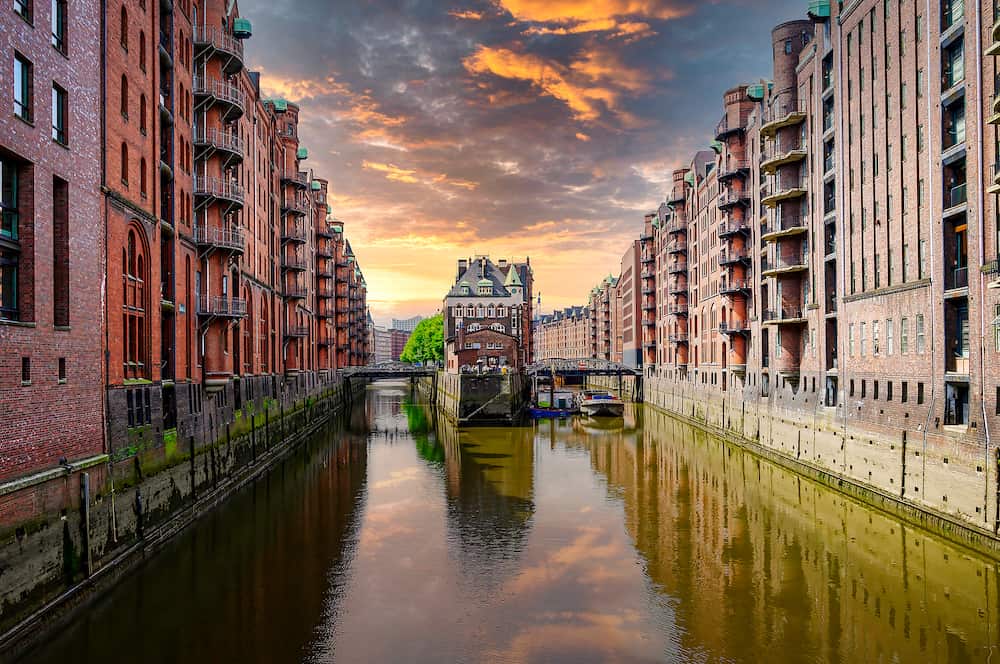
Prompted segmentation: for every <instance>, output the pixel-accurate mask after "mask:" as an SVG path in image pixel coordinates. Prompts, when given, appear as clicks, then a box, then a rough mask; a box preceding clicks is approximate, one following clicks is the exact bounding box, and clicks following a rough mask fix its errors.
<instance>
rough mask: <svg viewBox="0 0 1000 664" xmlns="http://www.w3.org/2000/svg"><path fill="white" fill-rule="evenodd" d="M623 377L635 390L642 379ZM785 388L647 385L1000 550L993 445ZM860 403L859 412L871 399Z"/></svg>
mask: <svg viewBox="0 0 1000 664" xmlns="http://www.w3.org/2000/svg"><path fill="white" fill-rule="evenodd" d="M625 381H626V383H625V384H624V385H623V392H624V394H625V396H626V397H627V396H628V395H629V394H632V393H633V391H634V390H635V385H634V381H635V378H633V377H628V378H626V379H625ZM589 384H590V385H593V386H595V387H603V388H605V389H612V390H617V389H618V384H617V379H612V380H609V379H607V378H591V379H590V380H589ZM786 391H789V390H788V389H787V388H786V389H785V390H777V391H775V393H773V394H771V395H770V396H769V397H762V396H759V395H751V394H747V393H744V392H743V391H741V390H735V389H734V390H730V391H720V390H719V389H717V387H714V386H701V385H698V384H697V383H694V382H690V381H673V380H670V379H668V378H661V377H648V376H647V377H644V378H643V379H642V387H641V392H642V398H643V401H645V403H646V404H648V405H649V406H651V407H652V408H654V409H656V410H659V411H662V412H664V413H667V414H669V415H671V416H674V417H676V418H679V419H681V420H684V421H686V422H689V423H691V424H695V425H697V426H699V427H701V428H702V429H704V430H706V431H708V432H710V433H713V434H715V435H717V436H719V437H720V438H723V439H725V440H727V441H730V442H733V443H735V444H738V445H740V446H742V447H744V448H747V449H750V450H751V451H753V452H755V453H757V454H759V455H761V456H763V457H765V458H767V459H769V460H771V461H773V462H776V463H779V464H781V465H783V466H785V467H787V468H790V469H792V470H795V471H796V472H799V473H801V474H803V475H806V476H807V477H810V478H812V479H814V480H817V481H820V482H822V483H824V484H826V485H828V486H831V487H833V488H835V489H837V490H839V491H842V492H844V493H847V494H849V495H852V496H855V497H856V498H859V499H861V500H863V501H864V502H866V503H868V504H870V505H873V506H875V507H878V508H880V509H883V510H886V511H889V512H891V513H894V514H896V515H897V516H900V517H901V518H904V519H906V520H907V521H910V522H912V523H915V524H918V525H920V526H922V527H925V528H928V529H929V530H931V531H933V532H937V533H939V534H942V535H945V536H947V537H948V538H949V539H953V540H956V541H959V542H962V543H964V544H966V545H968V546H970V547H972V548H975V549H977V550H980V551H985V552H987V553H990V554H991V555H1000V537H998V535H997V527H998V518H1000V513H998V496H1000V472H998V471H1000V456H998V454H997V450H996V449H995V448H993V447H991V446H989V445H988V443H975V442H970V439H969V438H968V437H966V436H961V435H957V432H952V431H949V430H948V428H947V427H942V426H940V425H938V424H936V423H934V422H933V421H928V420H926V419H925V418H923V417H921V416H920V415H919V412H918V411H917V409H916V408H914V413H913V416H912V417H911V414H910V413H909V412H904V413H901V414H900V416H898V417H896V416H885V413H876V414H875V417H876V420H877V419H878V417H879V416H882V418H881V421H873V420H872V419H870V418H866V417H860V416H858V413H852V412H850V409H849V408H848V407H846V406H845V407H835V408H829V407H826V406H823V405H822V403H821V401H820V400H819V399H809V398H804V399H801V400H799V399H796V398H794V396H793V395H791V394H790V391H789V393H788V394H785V393H784V392H786ZM849 405H850V407H854V405H853V404H849ZM856 407H857V410H858V412H861V411H862V410H863V408H864V405H863V404H857V405H856ZM893 415H895V414H893Z"/></svg>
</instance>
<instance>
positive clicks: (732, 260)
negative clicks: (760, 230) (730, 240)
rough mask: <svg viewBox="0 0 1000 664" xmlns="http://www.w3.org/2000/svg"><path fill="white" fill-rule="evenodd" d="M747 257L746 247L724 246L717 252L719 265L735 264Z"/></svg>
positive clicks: (746, 259) (747, 258) (747, 259)
mask: <svg viewBox="0 0 1000 664" xmlns="http://www.w3.org/2000/svg"><path fill="white" fill-rule="evenodd" d="M749 259H750V258H749V256H747V250H746V247H739V248H725V249H723V250H722V251H720V252H719V265H735V264H736V263H742V262H745V261H749Z"/></svg>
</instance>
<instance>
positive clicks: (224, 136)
mask: <svg viewBox="0 0 1000 664" xmlns="http://www.w3.org/2000/svg"><path fill="white" fill-rule="evenodd" d="M194 144H195V145H196V146H209V147H213V148H216V149H217V150H225V151H226V152H231V153H233V154H238V155H240V156H242V155H244V154H246V153H245V148H244V144H243V138H242V137H241V136H240V135H239V134H237V133H236V132H234V131H225V130H223V129H214V128H213V129H199V130H198V131H196V132H195V134H194Z"/></svg>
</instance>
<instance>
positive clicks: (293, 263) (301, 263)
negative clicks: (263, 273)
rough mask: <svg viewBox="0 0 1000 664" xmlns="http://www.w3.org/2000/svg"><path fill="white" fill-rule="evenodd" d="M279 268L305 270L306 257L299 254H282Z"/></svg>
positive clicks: (294, 270)
mask: <svg viewBox="0 0 1000 664" xmlns="http://www.w3.org/2000/svg"><path fill="white" fill-rule="evenodd" d="M281 269H282V270H286V271H289V272H305V269H306V259H305V258H303V257H301V256H295V255H292V256H283V257H282V259H281Z"/></svg>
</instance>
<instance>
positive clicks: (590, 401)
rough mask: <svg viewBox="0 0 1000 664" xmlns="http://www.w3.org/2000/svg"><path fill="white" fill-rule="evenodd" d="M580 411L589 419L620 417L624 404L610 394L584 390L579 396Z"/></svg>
mask: <svg viewBox="0 0 1000 664" xmlns="http://www.w3.org/2000/svg"><path fill="white" fill-rule="evenodd" d="M580 411H581V412H582V413H583V414H584V415H587V416H589V417H621V416H622V415H624V414H625V402H624V401H622V400H621V399H619V398H618V397H616V396H614V395H613V394H611V393H610V392H605V391H603V390H585V391H584V392H583V394H582V395H580Z"/></svg>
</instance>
